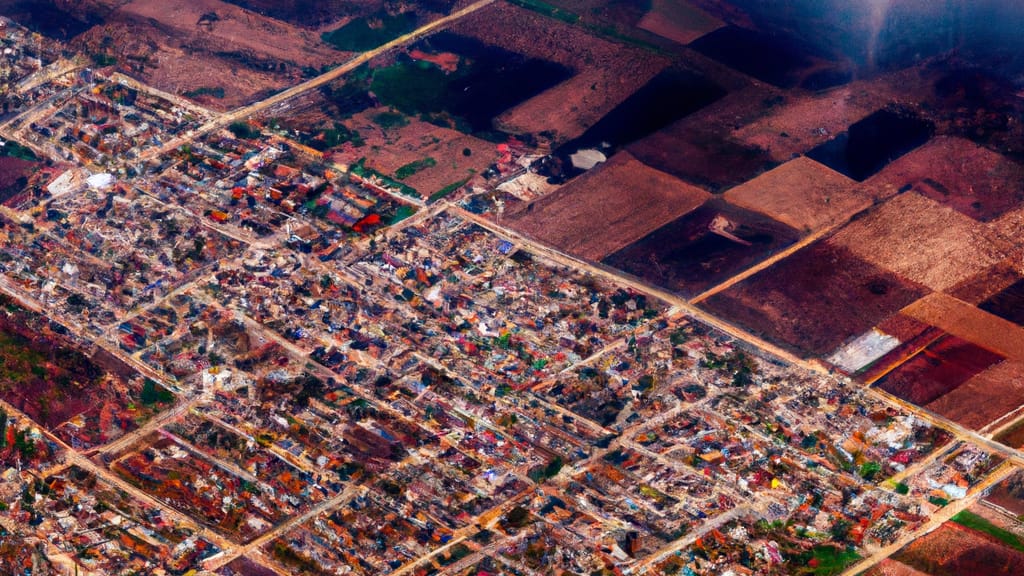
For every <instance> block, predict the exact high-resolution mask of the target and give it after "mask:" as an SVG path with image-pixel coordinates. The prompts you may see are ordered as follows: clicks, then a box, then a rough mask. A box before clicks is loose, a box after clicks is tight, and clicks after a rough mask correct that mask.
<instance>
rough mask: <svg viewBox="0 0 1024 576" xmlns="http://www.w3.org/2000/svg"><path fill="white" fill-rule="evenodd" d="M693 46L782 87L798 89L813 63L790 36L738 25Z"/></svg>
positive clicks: (733, 66) (751, 74) (693, 43)
mask: <svg viewBox="0 0 1024 576" xmlns="http://www.w3.org/2000/svg"><path fill="white" fill-rule="evenodd" d="M690 47H691V48H693V49H695V50H697V51H698V52H700V53H702V54H704V55H705V56H708V57H710V58H714V59H715V60H718V61H719V62H721V63H723V64H725V65H727V66H730V67H732V68H735V69H736V70H739V71H740V72H743V73H744V74H747V75H749V76H753V77H754V78H757V79H758V80H761V81H763V82H767V83H769V84H774V85H775V86H779V87H781V88H791V87H793V86H796V85H797V84H798V83H799V82H800V78H801V76H802V74H803V73H804V72H805V71H806V70H807V68H808V67H810V66H811V64H812V63H813V60H812V58H811V56H810V55H809V54H808V53H807V51H806V50H805V49H803V48H802V47H801V46H799V45H798V44H797V43H796V42H794V41H793V40H791V39H789V38H787V37H786V36H783V35H781V34H767V33H763V32H757V31H754V30H748V29H746V28H740V27H738V26H725V27H723V28H719V29H718V30H715V31H714V32H712V33H710V34H707V35H705V36H702V37H701V38H698V39H697V40H696V41H694V42H692V43H690Z"/></svg>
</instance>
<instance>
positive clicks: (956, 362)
mask: <svg viewBox="0 0 1024 576" xmlns="http://www.w3.org/2000/svg"><path fill="white" fill-rule="evenodd" d="M1003 359H1004V358H1003V357H1002V356H1000V355H999V354H996V353H995V352H990V351H988V350H986V349H984V348H981V347H979V346H976V345H974V344H971V343H970V342H967V341H964V340H962V339H960V338H957V337H956V336H950V335H948V334H947V335H944V336H942V337H940V338H939V339H937V340H935V341H934V342H932V343H931V344H929V345H928V347H926V348H925V349H923V350H921V351H920V352H918V353H917V354H915V355H914V356H912V357H911V358H909V359H907V361H906V362H904V363H903V364H902V365H900V366H899V367H898V368H896V369H895V370H893V371H892V372H890V373H889V374H886V375H885V376H884V377H883V378H881V379H880V380H879V381H878V382H877V384H876V385H877V386H878V387H879V388H881V389H882V390H885V391H886V392H889V393H890V394H893V395H894V396H897V397H899V398H902V399H904V400H906V401H908V402H913V403H914V404H917V405H918V406H925V405H927V404H929V403H931V402H932V401H934V400H936V399H938V398H940V397H943V396H945V395H947V394H950V393H952V392H954V391H956V390H957V389H959V387H960V386H961V385H963V384H964V383H965V382H967V381H968V380H970V379H971V378H973V377H974V376H976V375H978V374H980V373H981V372H983V371H985V370H986V369H988V368H989V367H991V366H993V365H994V364H997V363H998V362H1000V361H1001V360H1003Z"/></svg>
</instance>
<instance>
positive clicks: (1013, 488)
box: [985, 470, 1024, 516]
mask: <svg viewBox="0 0 1024 576" xmlns="http://www.w3.org/2000/svg"><path fill="white" fill-rule="evenodd" d="M985 500H986V501H988V502H991V503H993V504H995V505H996V506H1000V507H1002V508H1005V509H1007V510H1009V511H1010V512H1012V513H1014V514H1016V515H1018V516H1021V515H1024V470H1018V471H1017V472H1015V473H1013V474H1012V475H1011V476H1010V477H1009V478H1007V479H1006V480H1003V481H1002V482H1000V483H999V484H996V485H995V486H993V487H992V492H991V493H990V494H989V495H988V496H986V497H985Z"/></svg>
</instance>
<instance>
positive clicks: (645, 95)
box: [555, 68, 726, 176]
mask: <svg viewBox="0 0 1024 576" xmlns="http://www.w3.org/2000/svg"><path fill="white" fill-rule="evenodd" d="M725 94H726V91H725V89H724V88H722V87H721V86H719V85H717V84H715V83H714V82H712V81H711V80H709V79H707V78H705V77H704V76H701V75H698V74H695V73H693V72H690V71H689V70H680V69H674V68H673V69H669V70H665V71H662V72H661V73H659V74H658V75H657V76H655V77H654V78H652V79H651V80H650V81H648V82H647V84H644V86H643V87H642V88H640V89H639V90H637V91H636V92H634V93H633V95H632V96H630V97H629V98H627V99H626V100H624V101H623V102H622V103H621V104H619V105H618V106H616V107H615V108H614V109H613V110H612V111H611V112H609V113H608V114H606V115H605V116H604V117H603V118H601V120H599V121H598V122H597V123H596V124H594V125H593V126H591V127H590V128H589V129H588V130H587V131H586V132H584V133H583V134H582V135H581V136H579V137H578V138H576V139H574V140H570V141H569V142H566V143H565V144H563V145H561V146H560V147H559V148H558V149H557V150H556V151H555V154H556V155H557V156H559V157H561V158H563V160H564V165H565V166H567V167H570V168H567V172H569V173H568V174H567V176H573V175H575V172H576V171H574V170H572V169H571V165H570V164H569V162H568V157H569V155H570V154H572V153H574V152H576V151H577V150H580V149H583V148H602V149H604V150H605V151H606V153H607V154H608V155H611V152H613V151H614V150H615V149H617V148H618V147H620V146H625V145H626V144H629V143H631V142H634V141H636V140H639V139H641V138H643V137H645V136H647V135H649V134H653V133H654V132H656V131H658V130H660V129H662V128H664V127H665V126H668V125H669V124H672V123H673V122H675V121H677V120H679V119H680V118H683V117H686V116H689V115H690V114H693V113H694V112H696V111H698V110H700V109H701V108H704V107H705V106H707V105H709V104H711V103H713V102H715V101H716V100H718V99H720V98H721V97H723V96H725Z"/></svg>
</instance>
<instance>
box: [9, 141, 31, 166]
mask: <svg viewBox="0 0 1024 576" xmlns="http://www.w3.org/2000/svg"><path fill="white" fill-rule="evenodd" d="M0 156H10V157H11V158H21V159H22V160H28V161H29V162H35V161H36V160H38V158H36V155H35V153H34V152H32V149H31V148H28V147H25V146H22V145H21V144H18V143H17V142H15V141H14V140H7V141H6V143H5V144H4V145H3V146H0Z"/></svg>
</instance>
